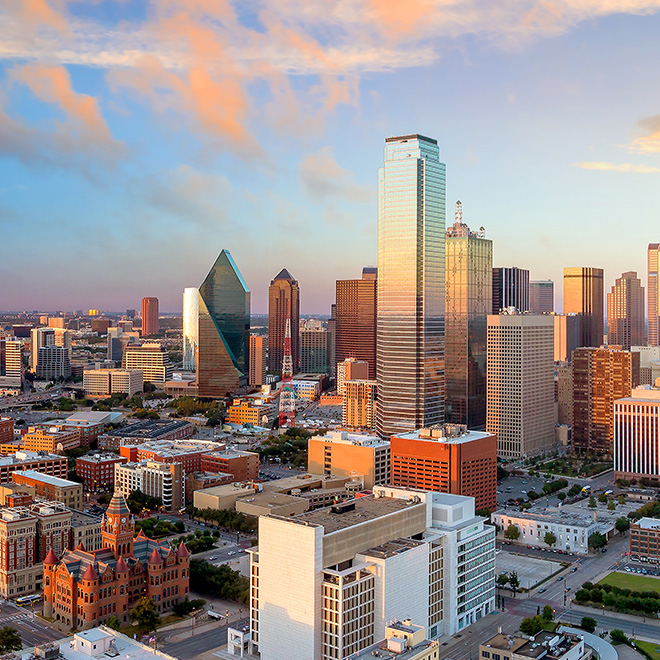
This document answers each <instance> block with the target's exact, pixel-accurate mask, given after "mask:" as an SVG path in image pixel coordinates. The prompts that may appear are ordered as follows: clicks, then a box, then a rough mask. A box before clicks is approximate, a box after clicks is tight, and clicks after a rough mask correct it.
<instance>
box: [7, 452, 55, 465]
mask: <svg viewBox="0 0 660 660" xmlns="http://www.w3.org/2000/svg"><path fill="white" fill-rule="evenodd" d="M34 461H66V457H65V456H58V455H57V454H49V453H48V452H45V451H28V450H23V451H17V452H16V453H15V454H13V455H12V456H2V457H0V466H6V465H20V464H21V463H32V462H34Z"/></svg>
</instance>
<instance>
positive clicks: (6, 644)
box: [0, 626, 23, 653]
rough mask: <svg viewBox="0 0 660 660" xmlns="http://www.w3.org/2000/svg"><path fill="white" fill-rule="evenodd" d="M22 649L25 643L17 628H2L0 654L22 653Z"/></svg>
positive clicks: (0, 631) (0, 629) (0, 632)
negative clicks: (9, 652)
mask: <svg viewBox="0 0 660 660" xmlns="http://www.w3.org/2000/svg"><path fill="white" fill-rule="evenodd" d="M22 648H23V643H22V642H21V637H20V635H19V634H18V632H17V631H16V628H11V627H10V626H3V627H2V628H0V653H7V652H8V651H20V650H21V649H22Z"/></svg>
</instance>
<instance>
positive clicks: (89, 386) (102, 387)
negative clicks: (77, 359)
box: [83, 369, 144, 399]
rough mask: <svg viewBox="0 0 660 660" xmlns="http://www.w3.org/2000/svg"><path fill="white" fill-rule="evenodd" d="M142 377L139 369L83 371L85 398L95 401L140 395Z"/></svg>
mask: <svg viewBox="0 0 660 660" xmlns="http://www.w3.org/2000/svg"><path fill="white" fill-rule="evenodd" d="M143 377H144V374H143V372H142V370H141V369H91V370H90V369H85V370H84V371H83V387H84V389H85V396H88V397H90V398H92V399H95V398H102V397H108V396H110V395H111V394H121V393H123V394H126V395H128V396H129V397H131V396H133V395H134V394H140V393H142V390H143V387H144V386H143Z"/></svg>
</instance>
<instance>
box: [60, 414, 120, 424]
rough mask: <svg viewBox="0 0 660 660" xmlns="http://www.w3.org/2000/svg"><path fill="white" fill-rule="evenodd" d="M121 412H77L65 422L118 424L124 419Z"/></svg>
mask: <svg viewBox="0 0 660 660" xmlns="http://www.w3.org/2000/svg"><path fill="white" fill-rule="evenodd" d="M123 416H124V415H123V413H120V412H92V411H90V412H77V413H73V415H69V416H68V417H67V418H66V419H65V420H64V421H65V422H66V423H67V424H69V423H71V422H76V423H78V422H85V423H87V424H109V423H112V422H118V421H119V420H121V418H122V417H123Z"/></svg>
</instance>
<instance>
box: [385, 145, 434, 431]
mask: <svg viewBox="0 0 660 660" xmlns="http://www.w3.org/2000/svg"><path fill="white" fill-rule="evenodd" d="M445 176H446V175H445V164H444V163H441V162H440V159H439V150H438V143H437V141H436V140H433V139H431V138H428V137H423V136H421V135H406V136H401V137H392V138H388V139H387V140H386V141H385V163H384V166H383V167H382V168H381V169H380V171H379V182H378V319H377V330H376V352H377V356H376V374H377V381H378V406H377V432H378V434H379V435H380V436H381V437H389V436H390V435H391V434H392V433H397V432H407V431H408V432H409V431H414V430H415V429H418V428H421V427H426V426H428V425H430V424H436V423H439V422H442V421H443V420H444V406H445V367H444V313H445V310H444V307H445V296H444V284H445V282H444V280H445Z"/></svg>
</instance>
